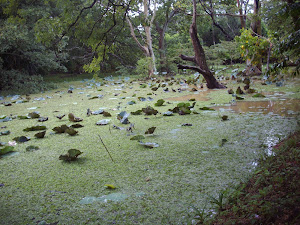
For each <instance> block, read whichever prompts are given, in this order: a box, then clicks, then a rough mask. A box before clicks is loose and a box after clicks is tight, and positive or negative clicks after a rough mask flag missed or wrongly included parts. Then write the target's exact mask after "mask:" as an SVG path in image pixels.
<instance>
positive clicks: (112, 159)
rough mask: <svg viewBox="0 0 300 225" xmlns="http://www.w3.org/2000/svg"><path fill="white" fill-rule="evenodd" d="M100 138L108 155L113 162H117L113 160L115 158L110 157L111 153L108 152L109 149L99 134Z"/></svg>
mask: <svg viewBox="0 0 300 225" xmlns="http://www.w3.org/2000/svg"><path fill="white" fill-rule="evenodd" d="M98 136H99V138H100V141H101V142H102V144H103V146H104V148H105V150H106V151H107V153H108V155H109V157H110V158H111V161H113V162H115V161H114V160H113V158H112V157H111V155H110V153H109V151H108V149H107V147H106V146H105V144H104V142H103V141H102V138H101V137H100V135H99V134H98Z"/></svg>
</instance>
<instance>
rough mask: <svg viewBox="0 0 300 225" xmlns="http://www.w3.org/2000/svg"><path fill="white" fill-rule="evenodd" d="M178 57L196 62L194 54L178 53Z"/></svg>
mask: <svg viewBox="0 0 300 225" xmlns="http://www.w3.org/2000/svg"><path fill="white" fill-rule="evenodd" d="M179 57H180V58H181V59H182V60H185V61H190V62H193V63H197V62H196V59H195V56H187V55H183V54H180V55H179Z"/></svg>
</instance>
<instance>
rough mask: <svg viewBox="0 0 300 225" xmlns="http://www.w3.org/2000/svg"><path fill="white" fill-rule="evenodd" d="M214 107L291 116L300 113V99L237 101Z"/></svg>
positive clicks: (225, 109)
mask: <svg viewBox="0 0 300 225" xmlns="http://www.w3.org/2000/svg"><path fill="white" fill-rule="evenodd" d="M213 108H214V109H216V110H220V111H233V112H236V113H261V114H270V115H272V114H274V115H279V116H288V117H290V116H297V115H299V111H300V100H299V99H281V100H274V101H273V100H269V101H237V102H236V104H235V105H226V106H215V107H213Z"/></svg>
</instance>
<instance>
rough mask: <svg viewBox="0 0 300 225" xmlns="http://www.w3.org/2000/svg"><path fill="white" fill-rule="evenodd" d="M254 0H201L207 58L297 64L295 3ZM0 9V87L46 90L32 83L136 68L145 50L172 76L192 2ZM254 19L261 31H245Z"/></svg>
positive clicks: (10, 0) (184, 44)
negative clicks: (60, 74) (58, 76)
mask: <svg viewBox="0 0 300 225" xmlns="http://www.w3.org/2000/svg"><path fill="white" fill-rule="evenodd" d="M257 2H259V4H261V6H262V7H261V8H256V9H257V10H259V12H260V13H257V12H256V11H255V10H254V11H253V5H252V4H250V3H249V2H248V1H233V0H229V1H223V0H222V1H219V0H209V1H198V3H197V4H198V7H197V12H198V17H197V26H198V35H199V38H200V41H201V43H202V45H203V46H204V47H205V52H206V57H207V60H208V63H209V64H210V66H214V65H220V64H232V63H235V62H243V60H245V61H247V60H251V61H252V64H254V65H256V64H257V63H259V62H261V59H262V58H263V62H267V61H268V59H267V58H271V59H272V62H274V63H275V65H274V66H273V69H272V70H270V71H272V72H273V73H275V74H276V73H277V72H278V69H280V68H283V67H284V66H287V65H294V66H297V68H298V70H299V49H300V48H299V41H298V40H299V27H300V25H299V2H298V1H293V0H290V1H282V0H276V1H269V0H261V1H257ZM155 3H157V4H156V7H154V5H155ZM144 6H146V8H145V7H144ZM0 7H1V8H0V31H1V36H0V68H1V80H3V82H1V84H0V88H1V90H12V89H14V90H18V89H20V87H21V86H23V85H22V84H23V83H26V85H27V86H26V92H33V91H41V90H44V89H45V86H46V85H42V86H40V85H37V84H38V83H40V84H42V83H43V82H42V76H43V75H46V74H49V73H58V72H69V73H82V72H89V73H95V74H96V75H99V74H100V73H102V72H112V73H114V72H118V73H119V74H122V73H123V72H124V73H125V74H130V73H132V72H133V71H134V69H135V68H136V69H137V70H136V73H141V64H142V63H143V60H144V59H145V57H146V58H147V57H149V56H150V55H151V54H150V55H147V54H146V53H147V51H148V50H149V52H150V53H151V51H153V52H154V56H151V58H152V62H151V63H149V62H148V63H147V64H148V65H149V66H150V67H151V66H152V67H154V68H155V67H156V68H157V70H158V72H168V73H171V74H172V73H176V72H177V70H176V64H179V63H181V62H182V60H181V59H180V58H179V55H180V54H185V55H190V54H193V49H192V45H191V40H190V37H189V26H190V23H191V11H192V8H193V5H192V4H191V2H190V1H186V0H172V1H164V0H160V1H149V2H148V1H143V0H134V1H120V0H119V1H109V0H103V1H92V0H91V1H83V0H77V1H62V0H49V1H46V0H45V1H39V2H38V3H36V1H32V0H21V1H20V0H18V1H17V0H1V1H0ZM146 9H147V10H146ZM145 10H146V11H145ZM254 12H256V14H254ZM254 19H255V20H254ZM128 21H130V23H131V26H132V28H133V30H131V29H130V26H129V24H128V23H129V22H128ZM253 21H261V27H262V28H261V29H262V31H263V32H262V36H257V35H255V33H253V31H250V30H251V27H252V26H251V27H250V23H252V22H253ZM241 28H245V29H244V31H243V32H242V33H241V31H240V29H241ZM150 31H151V32H150ZM133 34H134V35H135V37H134V36H133ZM147 35H148V36H147ZM149 35H151V37H149ZM234 39H235V40H237V43H236V41H235V40H234ZM147 49H148V50H147ZM268 54H269V55H268ZM154 59H155V61H153V60H154ZM144 61H145V60H144ZM154 62H155V64H154ZM142 73H145V75H147V73H148V72H147V71H145V70H143V72H142ZM33 81H34V82H33ZM19 91H22V90H19ZM23 92H24V90H23Z"/></svg>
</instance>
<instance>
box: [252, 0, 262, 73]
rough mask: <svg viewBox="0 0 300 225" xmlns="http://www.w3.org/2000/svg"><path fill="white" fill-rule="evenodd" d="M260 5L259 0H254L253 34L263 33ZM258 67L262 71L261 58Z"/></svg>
mask: <svg viewBox="0 0 300 225" xmlns="http://www.w3.org/2000/svg"><path fill="white" fill-rule="evenodd" d="M260 7H261V4H260V2H259V0H254V5H253V15H254V16H253V17H254V18H253V19H252V22H251V30H252V31H253V33H254V34H253V35H260V36H261V34H262V31H261V18H260ZM256 67H257V68H258V69H259V70H260V71H262V59H260V60H259V63H258V64H257V65H256Z"/></svg>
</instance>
